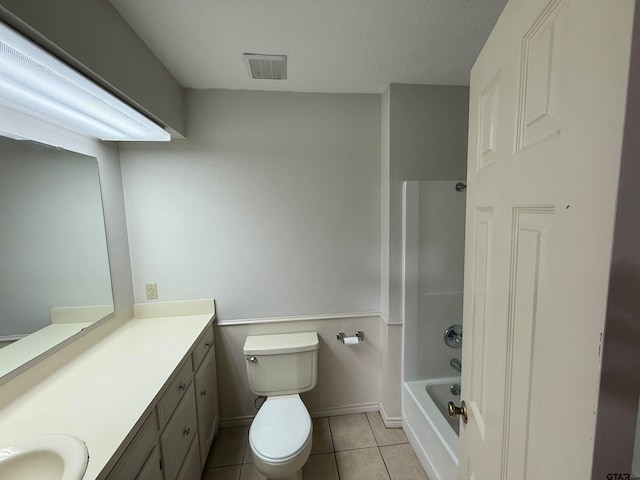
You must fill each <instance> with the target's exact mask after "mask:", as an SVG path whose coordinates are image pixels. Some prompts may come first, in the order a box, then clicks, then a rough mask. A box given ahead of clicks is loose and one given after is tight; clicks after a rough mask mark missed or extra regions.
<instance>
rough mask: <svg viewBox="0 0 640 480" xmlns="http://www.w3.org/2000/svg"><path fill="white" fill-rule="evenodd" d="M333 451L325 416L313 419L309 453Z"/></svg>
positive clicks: (327, 421)
mask: <svg viewBox="0 0 640 480" xmlns="http://www.w3.org/2000/svg"><path fill="white" fill-rule="evenodd" d="M329 452H333V440H331V429H330V428H329V419H328V418H327V417H323V418H314V419H313V439H312V443H311V455H315V454H317V453H329Z"/></svg>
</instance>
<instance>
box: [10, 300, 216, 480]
mask: <svg viewBox="0 0 640 480" xmlns="http://www.w3.org/2000/svg"><path fill="white" fill-rule="evenodd" d="M214 318H215V304H214V302H213V301H212V300H207V301H192V302H168V303H156V304H141V305H136V306H135V307H134V309H130V310H128V311H127V312H124V313H123V314H120V315H118V316H117V317H116V318H114V319H112V320H110V321H109V322H107V323H105V324H104V325H103V326H101V327H99V328H97V329H96V330H95V331H93V332H90V333H88V334H87V335H85V336H84V337H82V338H80V339H78V340H77V341H75V342H74V343H72V344H71V345H69V346H68V347H66V348H65V349H63V350H61V351H59V352H56V353H55V354H53V355H52V356H51V357H50V358H48V359H46V360H45V361H43V362H42V363H41V364H38V365H36V366H34V367H33V368H31V369H30V370H27V371H26V372H24V373H23V374H22V375H20V376H18V377H16V378H14V379H13V380H11V381H9V382H7V383H6V384H4V385H2V386H0V439H1V440H0V442H4V441H9V440H11V439H16V438H23V437H26V436H30V435H40V434H48V433H64V434H68V435H73V436H76V437H78V438H80V439H82V440H83V441H84V442H85V443H86V444H87V447H88V449H89V456H90V458H89V465H88V467H87V472H86V474H85V477H84V478H85V479H94V478H96V477H98V476H99V475H100V473H101V472H102V473H103V474H104V473H107V472H103V470H104V469H105V466H107V465H108V464H109V465H108V466H109V468H110V467H111V466H112V465H111V463H113V462H114V461H115V460H114V459H112V457H114V454H115V453H117V451H118V448H119V447H120V446H121V444H122V443H123V441H124V440H125V439H126V438H127V436H128V435H129V433H130V432H131V431H132V430H133V429H134V428H136V427H137V426H138V424H139V423H140V422H141V421H142V420H143V419H144V415H145V413H147V412H148V410H149V408H150V406H151V405H152V404H153V402H154V401H155V399H156V398H157V397H158V396H159V394H160V392H161V389H162V388H163V386H164V385H165V384H166V383H167V380H168V379H169V378H170V377H171V376H172V375H173V374H174V373H176V372H175V370H176V368H177V367H178V365H179V364H180V363H181V362H182V360H183V359H185V358H186V357H187V356H188V355H189V354H190V352H191V350H192V349H193V347H194V345H195V343H196V340H197V339H198V337H200V336H201V334H202V333H203V332H204V330H205V328H206V327H207V326H209V325H210V324H211V322H212V321H213V319H214Z"/></svg>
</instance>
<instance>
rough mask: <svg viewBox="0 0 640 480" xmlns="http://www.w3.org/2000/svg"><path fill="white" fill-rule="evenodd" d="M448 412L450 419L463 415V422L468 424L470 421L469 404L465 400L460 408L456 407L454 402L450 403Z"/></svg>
mask: <svg viewBox="0 0 640 480" xmlns="http://www.w3.org/2000/svg"><path fill="white" fill-rule="evenodd" d="M447 411H448V412H449V418H456V415H462V421H463V422H464V423H465V424H466V423H467V420H468V418H469V417H468V416H467V404H466V403H464V400H463V401H462V402H461V403H460V406H459V407H456V406H455V404H454V403H453V402H449V404H448V405H447Z"/></svg>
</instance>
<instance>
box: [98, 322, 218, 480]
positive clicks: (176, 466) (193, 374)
mask: <svg viewBox="0 0 640 480" xmlns="http://www.w3.org/2000/svg"><path fill="white" fill-rule="evenodd" d="M176 370H177V372H178V373H177V374H176V375H175V376H173V377H172V378H171V380H170V381H168V382H167V384H166V385H165V387H164V388H163V393H162V395H161V396H160V398H159V399H158V401H157V402H156V403H155V405H153V406H152V409H151V412H150V413H149V414H148V417H147V419H146V420H145V421H144V423H143V424H142V426H141V427H140V429H139V430H138V432H137V433H136V435H135V436H134V438H133V440H131V442H130V443H129V445H128V446H127V448H126V450H125V451H124V453H123V454H122V456H121V457H120V459H119V460H118V462H117V463H116V466H115V467H114V468H113V470H111V472H110V474H109V475H108V477H107V479H108V480H127V479H131V480H134V479H135V480H191V479H194V478H200V474H201V472H202V468H203V466H204V462H205V461H206V458H207V455H208V453H209V448H210V447H211V444H212V442H213V438H214V436H215V434H216V432H217V429H218V391H217V390H218V388H217V374H216V361H215V351H214V348H213V328H212V327H211V325H209V326H208V327H207V329H206V330H205V332H204V333H203V335H202V336H201V337H200V339H199V340H198V341H197V342H196V344H195V345H194V347H193V349H192V351H191V354H190V355H189V356H188V357H187V358H185V359H184V361H183V362H182V363H181V364H180V366H179V367H178V368H177V369H176Z"/></svg>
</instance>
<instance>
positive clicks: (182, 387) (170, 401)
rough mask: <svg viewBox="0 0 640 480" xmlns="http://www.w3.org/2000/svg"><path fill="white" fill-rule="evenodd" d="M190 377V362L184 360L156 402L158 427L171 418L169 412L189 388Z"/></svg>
mask: <svg viewBox="0 0 640 480" xmlns="http://www.w3.org/2000/svg"><path fill="white" fill-rule="evenodd" d="M192 378H193V371H192V370H191V362H189V361H186V362H184V365H182V367H181V368H180V371H179V372H178V375H177V376H176V378H174V379H173V382H171V384H170V385H169V388H167V391H166V392H164V395H163V396H162V398H161V399H160V401H159V402H158V422H159V423H160V428H162V427H163V426H164V425H165V424H166V423H167V421H168V420H169V418H171V414H172V413H173V411H174V410H175V408H176V405H178V403H180V400H181V399H182V397H183V396H184V394H185V392H186V391H187V390H188V389H189V385H190V384H191V379H192Z"/></svg>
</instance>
